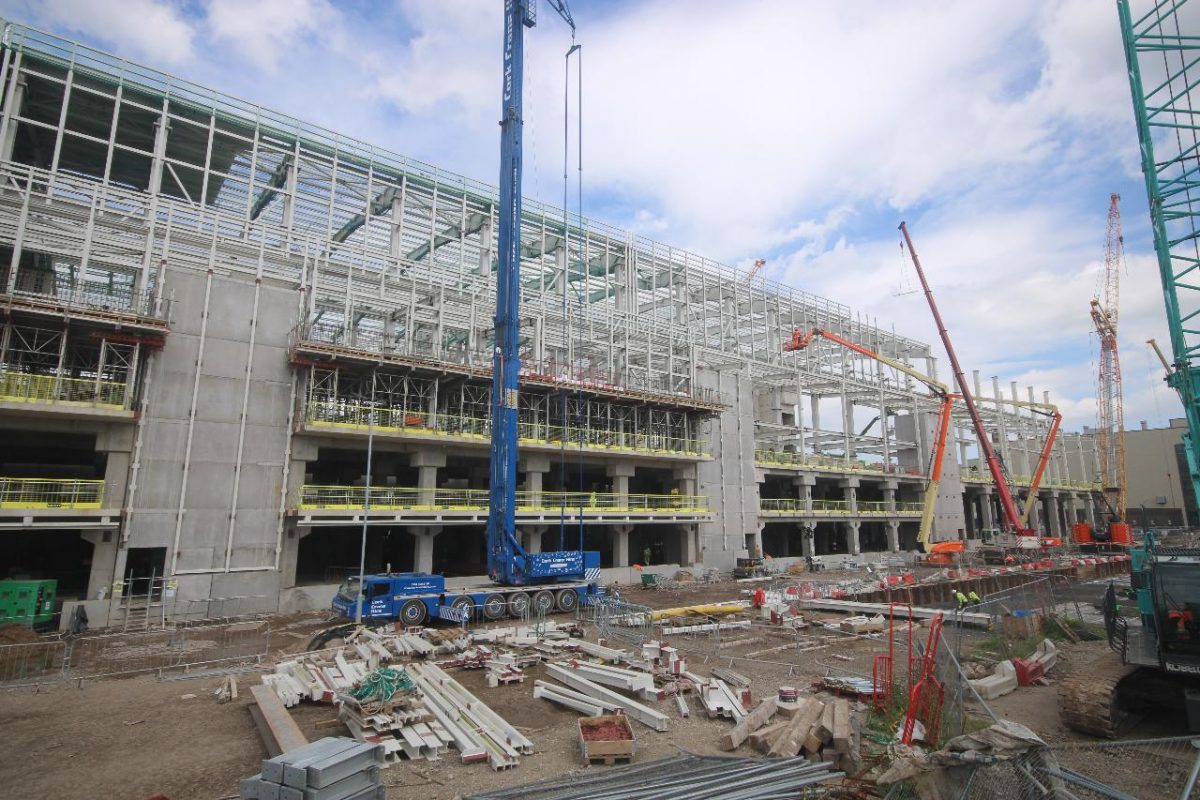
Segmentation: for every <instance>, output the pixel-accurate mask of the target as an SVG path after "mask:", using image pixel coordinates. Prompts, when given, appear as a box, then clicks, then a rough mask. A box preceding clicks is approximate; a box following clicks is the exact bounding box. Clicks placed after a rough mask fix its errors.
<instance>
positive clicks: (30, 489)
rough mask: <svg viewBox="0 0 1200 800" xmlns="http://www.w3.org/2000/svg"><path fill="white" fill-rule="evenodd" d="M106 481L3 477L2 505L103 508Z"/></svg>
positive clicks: (0, 480) (0, 496)
mask: <svg viewBox="0 0 1200 800" xmlns="http://www.w3.org/2000/svg"><path fill="white" fill-rule="evenodd" d="M103 503H104V481H83V480H71V479H65V480H60V479H55V478H0V508H30V509H34V508H70V509H89V508H100V507H101V506H102V504H103Z"/></svg>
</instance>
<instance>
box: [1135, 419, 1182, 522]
mask: <svg viewBox="0 0 1200 800" xmlns="http://www.w3.org/2000/svg"><path fill="white" fill-rule="evenodd" d="M1186 433H1187V420H1186V419H1183V418H1179V419H1172V420H1170V422H1169V423H1168V425H1167V427H1165V428H1151V427H1149V426H1148V425H1147V424H1146V423H1145V422H1143V423H1141V426H1140V427H1139V428H1138V429H1137V430H1127V431H1125V470H1126V473H1127V475H1128V477H1127V488H1126V516H1127V517H1128V518H1129V522H1130V523H1132V524H1133V525H1136V526H1138V527H1142V528H1161V527H1195V526H1196V525H1198V524H1200V520H1198V519H1197V515H1196V502H1195V498H1194V495H1193V493H1192V487H1191V485H1190V482H1189V480H1188V468H1187V457H1186V456H1185V455H1184V452H1183V437H1184V434H1186Z"/></svg>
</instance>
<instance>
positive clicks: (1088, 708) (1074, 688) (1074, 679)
mask: <svg viewBox="0 0 1200 800" xmlns="http://www.w3.org/2000/svg"><path fill="white" fill-rule="evenodd" d="M1137 670H1138V668H1137V667H1136V666H1130V665H1128V664H1122V663H1121V661H1120V660H1119V658H1118V657H1117V656H1116V655H1115V654H1113V653H1111V652H1110V653H1104V654H1103V655H1101V656H1100V657H1099V658H1097V659H1096V660H1095V661H1093V662H1092V663H1090V664H1088V665H1086V666H1085V667H1082V668H1080V669H1076V670H1074V671H1073V674H1072V675H1071V677H1069V678H1067V679H1066V680H1064V681H1063V682H1062V683H1061V684H1059V690H1058V712H1059V719H1061V720H1062V723H1063V725H1065V726H1066V727H1068V728H1070V729H1071V730H1073V731H1078V732H1080V733H1086V734H1088V735H1089V736H1100V737H1103V738H1107V739H1112V738H1114V737H1116V736H1117V734H1118V733H1120V731H1121V729H1122V728H1123V727H1124V726H1125V724H1126V723H1127V722H1132V720H1131V719H1129V715H1128V713H1127V712H1126V711H1125V710H1124V709H1123V708H1122V707H1121V703H1120V695H1121V692H1120V684H1121V682H1122V681H1123V680H1125V679H1126V678H1128V677H1129V676H1130V675H1132V674H1133V673H1134V672H1137Z"/></svg>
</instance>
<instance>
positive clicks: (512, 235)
mask: <svg viewBox="0 0 1200 800" xmlns="http://www.w3.org/2000/svg"><path fill="white" fill-rule="evenodd" d="M550 6H551V7H552V8H553V9H554V10H555V11H557V12H558V14H559V16H561V17H562V18H563V19H564V20H565V21H566V22H567V24H568V25H570V26H571V30H572V31H573V30H574V29H575V22H574V20H572V19H571V14H570V11H569V10H568V9H567V7H566V4H565V3H564V2H562V0H550ZM535 23H536V14H535V11H534V0H505V2H504V78H503V83H502V85H501V90H502V91H501V96H502V102H501V120H500V204H499V205H500V209H499V219H500V230H499V233H498V237H497V238H498V243H497V244H498V248H497V249H498V258H497V265H496V317H495V331H496V333H495V350H494V352H493V356H492V398H491V412H492V448H491V457H490V461H489V477H490V484H489V503H488V519H487V531H486V536H487V562H488V563H487V566H488V575H489V577H491V579H492V580H494V581H496V582H498V583H504V584H509V585H521V584H525V583H528V582H529V581H530V580H531V579H539V578H554V577H561V576H568V575H582V574H584V561H585V554H584V553H582V552H580V551H560V552H556V553H551V554H545V553H527V552H526V551H525V548H523V547H522V546H521V542H520V541H519V540H518V538H517V528H516V488H517V407H518V402H517V389H518V380H519V378H520V374H521V359H520V350H519V347H520V325H521V319H520V303H521V284H520V279H521V127H522V125H523V121H522V118H521V109H522V100H523V92H522V85H523V79H524V66H525V28H532V27H533V26H534V24H535ZM591 555H594V554H591ZM596 560H597V562H598V559H596Z"/></svg>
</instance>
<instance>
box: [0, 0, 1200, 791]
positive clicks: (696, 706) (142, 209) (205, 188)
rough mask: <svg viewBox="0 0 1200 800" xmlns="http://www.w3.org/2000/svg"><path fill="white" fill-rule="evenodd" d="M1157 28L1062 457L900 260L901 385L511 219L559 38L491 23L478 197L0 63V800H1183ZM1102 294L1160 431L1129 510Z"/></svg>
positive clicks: (218, 103) (1185, 270) (1188, 645)
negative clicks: (927, 329)
mask: <svg viewBox="0 0 1200 800" xmlns="http://www.w3.org/2000/svg"><path fill="white" fill-rule="evenodd" d="M1185 3H1186V0H1174V2H1171V1H1167V2H1160V3H1156V4H1147V5H1148V8H1145V9H1140V8H1139V9H1138V10H1137V11H1134V12H1131V9H1130V8H1129V6H1130V3H1129V2H1127V0H1118V2H1117V3H1116V9H1115V11H1116V12H1118V13H1112V12H1113V11H1114V9H1112V8H1107V7H1106V8H1105V13H1107V14H1110V15H1111V16H1112V19H1111V20H1110V22H1111V25H1112V26H1114V28H1116V27H1119V28H1120V30H1121V35H1122V39H1123V41H1124V48H1125V52H1124V55H1121V54H1120V53H1114V54H1113V58H1115V59H1118V60H1121V61H1122V64H1123V65H1124V66H1126V67H1127V71H1128V74H1129V83H1130V89H1131V96H1132V100H1133V107H1132V112H1133V113H1132V114H1131V115H1130V121H1131V122H1136V135H1137V140H1136V141H1137V142H1140V144H1141V148H1140V151H1141V158H1142V168H1143V172H1144V177H1145V186H1146V195H1147V197H1148V199H1149V207H1150V209H1151V214H1150V215H1149V217H1148V218H1142V217H1140V216H1139V218H1137V219H1134V218H1133V217H1132V215H1127V217H1126V218H1125V219H1124V220H1122V217H1121V198H1120V197H1119V196H1118V194H1116V193H1113V194H1111V196H1109V195H1107V194H1106V195H1105V196H1103V197H1101V198H1099V199H1098V202H1097V207H1098V208H1099V209H1104V208H1105V207H1107V209H1108V214H1107V218H1105V217H1104V216H1103V215H1102V214H1097V216H1096V219H1095V230H1096V237H1095V238H1096V240H1097V242H1099V243H1101V244H1103V245H1104V252H1105V265H1104V277H1103V281H1102V284H1101V288H1100V290H1099V291H1098V292H1097V294H1096V296H1095V297H1094V298H1065V299H1064V300H1063V302H1064V303H1068V302H1069V303H1072V304H1076V305H1078V306H1079V309H1078V313H1079V315H1080V316H1081V317H1082V318H1084V319H1089V327H1090V328H1091V329H1092V333H1093V339H1094V343H1095V347H1096V348H1097V350H1096V353H1095V354H1094V355H1093V358H1094V360H1095V362H1096V384H1097V391H1096V396H1095V403H1096V408H1097V409H1098V414H1097V419H1096V424H1095V426H1090V425H1089V426H1087V427H1086V428H1083V429H1082V430H1078V431H1071V430H1066V429H1065V424H1064V422H1063V413H1061V411H1060V408H1059V405H1057V404H1056V400H1057V401H1058V402H1059V403H1061V402H1062V398H1055V397H1054V396H1053V395H1052V394H1051V393H1050V392H1049V391H1048V390H1046V389H1045V388H1044V387H1039V386H1029V385H1018V382H1017V381H1015V380H1011V379H1009V378H1007V377H1004V376H991V375H987V374H981V372H980V370H977V369H974V368H972V367H971V365H970V364H965V365H964V364H961V363H960V361H959V359H958V356H957V354H956V353H955V351H954V349H953V344H952V341H953V336H954V335H955V334H956V333H957V331H949V330H947V327H946V325H945V324H944V323H943V319H942V317H941V314H940V311H939V308H938V305H937V295H938V287H937V286H931V285H930V283H929V282H928V281H927V279H926V274H925V272H924V270H923V267H922V262H921V256H920V255H919V253H920V252H921V251H920V246H921V229H920V227H919V226H918V225H917V224H916V223H915V222H914V223H913V225H912V226H911V230H910V226H909V225H908V224H906V223H900V221H899V220H897V223H899V224H900V234H899V236H900V237H901V238H900V241H901V251H902V255H903V258H904V260H905V262H906V264H907V265H911V268H912V269H914V270H915V272H916V275H917V276H918V277H919V280H920V283H921V287H922V291H923V294H924V296H925V298H926V299H927V301H928V311H929V313H930V314H931V316H932V319H933V320H934V321H935V322H936V327H937V329H938V332H939V340H938V341H936V342H922V341H917V340H915V339H912V338H908V337H906V336H904V335H901V334H899V333H897V332H896V328H895V327H894V324H893V321H892V320H882V321H881V320H877V319H875V317H874V316H872V315H868V314H865V313H863V312H861V311H858V310H856V309H855V308H854V307H853V306H852V305H844V304H842V303H841V302H839V301H838V300H837V299H826V298H824V297H820V296H817V295H815V294H811V293H809V292H806V291H804V290H803V288H800V287H795V286H790V285H785V284H784V283H782V282H779V281H777V280H775V279H774V278H771V277H769V276H767V275H766V274H764V273H763V272H762V267H763V264H764V262H763V261H762V260H759V261H755V262H754V266H753V267H752V268H751V269H750V270H749V271H747V270H745V269H740V268H737V267H734V266H730V265H727V264H723V263H719V262H718V261H716V260H713V259H710V258H707V257H705V256H704V255H701V254H698V253H695V252H691V251H689V250H686V249H681V248H679V247H675V246H673V245H672V244H670V243H669V242H664V241H656V240H654V239H651V238H647V237H646V236H644V235H642V234H639V233H635V232H632V231H630V230H625V229H622V228H620V227H617V226H613V225H610V224H608V223H606V222H605V221H604V220H602V219H597V218H592V217H586V216H582V215H581V214H580V213H576V212H572V211H570V210H568V209H565V208H562V207H556V206H553V205H548V204H546V203H543V202H539V201H536V200H533V199H530V198H529V197H524V196H523V195H522V184H521V170H522V162H521V158H522V152H523V151H522V139H521V130H522V112H521V107H522V106H521V103H522V80H523V76H522V70H523V69H524V64H523V58H524V56H523V44H522V41H523V37H524V35H525V31H526V30H527V29H529V28H532V27H533V26H534V24H535V23H536V25H537V26H539V27H541V26H552V25H553V26H557V25H569V27H570V29H571V31H572V32H574V30H575V20H574V19H573V18H572V15H571V10H570V8H569V7H568V5H567V4H566V3H565V2H562V0H548V2H546V3H543V4H542V8H541V10H540V11H541V13H540V14H536V15H535V13H534V10H533V7H534V3H533V2H532V0H508V2H506V3H505V4H504V6H505V27H504V30H503V31H500V30H497V31H496V38H497V39H499V38H500V36H501V34H502V33H503V35H504V42H505V49H504V63H503V65H501V64H496V65H495V67H496V73H497V75H496V77H499V76H500V69H501V67H503V70H504V72H503V75H504V92H505V94H504V99H503V103H502V104H501V105H500V106H498V108H501V110H502V119H501V126H500V134H501V135H500V142H499V143H498V149H499V151H500V180H499V182H498V183H499V185H498V186H497V185H495V184H494V183H492V182H488V181H481V180H475V179H473V178H467V177H463V176H461V175H456V174H454V173H452V172H449V171H446V170H443V169H441V168H439V167H436V166H433V165H430V164H425V163H421V162H419V161H416V160H414V159H411V158H408V157H406V156H404V155H402V154H399V153H396V152H392V150H390V149H387V148H386V147H384V146H380V145H377V144H369V143H366V142H362V141H357V140H355V139H353V138H350V137H348V136H344V135H341V134H339V133H336V132H334V131H330V130H326V129H324V128H321V127H319V126H317V125H314V124H310V123H307V122H305V121H303V120H300V119H295V118H292V117H289V116H287V115H284V114H280V113H277V112H274V111H271V110H270V109H268V108H265V107H262V106H259V105H256V104H254V103H253V102H250V101H246V100H240V99H237V98H235V97H233V96H230V95H226V94H223V93H222V92H221V91H220V89H219V87H203V86H199V85H196V84H193V83H191V82H189V81H187V80H185V79H183V78H179V77H176V76H173V75H171V74H168V73H166V72H164V71H160V70H158V69H155V68H154V67H152V66H142V65H139V64H137V63H134V62H133V61H130V60H129V59H128V58H126V57H125V56H124V55H122V54H120V53H116V54H109V53H106V52H103V51H101V50H98V49H95V48H93V47H91V46H89V45H87V44H84V43H82V42H77V41H72V40H69V39H66V38H63V37H61V36H59V35H56V34H54V33H50V32H46V31H42V30H39V29H36V28H34V27H30V26H27V25H25V24H22V23H20V22H2V24H3V35H2V39H0V56H2V57H0V720H3V721H4V722H3V729H4V731H5V732H6V734H7V735H8V751H9V753H10V757H9V758H6V759H4V760H3V761H0V779H2V780H3V781H4V783H5V785H7V786H9V787H10V788H9V790H6V793H7V792H11V795H12V796H13V797H38V796H44V797H60V798H94V797H129V798H136V799H137V800H149V799H150V798H157V799H159V800H162V799H166V800H187V799H188V798H213V799H215V798H239V797H240V798H250V799H251V800H253V799H254V798H270V799H271V800H278V798H302V799H303V800H340V799H341V798H392V799H393V800H394V799H395V798H422V800H424V799H425V798H429V800H434V799H435V798H447V799H449V798H480V799H482V798H497V800H498V799H499V798H545V800H551V798H562V800H566V798H576V797H578V798H583V797H588V798H602V797H603V798H623V797H639V798H660V797H661V798H730V800H732V798H764V800H765V799H766V798H780V799H782V798H801V797H804V798H808V797H812V798H817V797H829V798H840V799H843V800H869V799H870V798H889V799H890V800H905V799H906V798H918V797H919V798H926V797H933V798H940V799H941V798H944V799H945V800H957V799H958V798H962V799H963V800H967V799H968V798H992V797H997V798H999V797H1005V798H1008V797H1017V798H1031V800H1032V798H1055V799H1056V800H1059V799H1061V798H1079V799H1080V800H1083V799H1084V798H1102V797H1103V798H1166V797H1170V798H1176V797H1177V798H1180V800H1187V798H1189V797H1200V791H1197V789H1196V785H1197V783H1198V776H1200V738H1198V737H1200V678H1198V677H1197V676H1200V539H1198V538H1197V533H1196V531H1197V528H1195V527H1192V526H1196V525H1197V520H1196V519H1195V509H1196V507H1197V503H1196V502H1195V498H1197V497H1200V469H1198V467H1197V460H1196V457H1195V455H1194V454H1193V450H1192V447H1193V442H1194V441H1195V438H1196V437H1197V436H1200V378H1197V377H1195V376H1193V375H1192V373H1191V372H1190V370H1191V367H1192V365H1193V359H1194V358H1196V357H1197V352H1200V350H1198V349H1200V332H1197V331H1196V330H1195V329H1193V328H1192V327H1190V326H1191V325H1193V324H1194V322H1192V318H1193V317H1194V316H1195V315H1196V314H1197V313H1200V298H1198V297H1197V296H1196V293H1197V292H1200V287H1197V286H1195V285H1193V284H1194V280H1193V279H1192V278H1190V277H1189V275H1190V273H1191V272H1192V271H1193V270H1194V269H1195V267H1196V265H1197V264H1200V253H1198V252H1197V251H1196V249H1195V242H1196V241H1200V225H1198V224H1197V219H1196V214H1200V206H1196V205H1195V203H1196V202H1197V201H1194V200H1193V199H1192V197H1191V194H1192V193H1193V192H1194V191H1195V186H1194V185H1193V181H1194V173H1195V169H1196V167H1195V153H1196V151H1197V150H1198V149H1200V135H1198V133H1197V130H1198V128H1197V125H1196V123H1195V119H1194V115H1195V112H1194V110H1193V106H1192V104H1191V101H1190V92H1191V90H1192V87H1193V85H1194V84H1195V80H1193V79H1194V78H1196V77H1197V74H1196V69H1197V68H1196V66H1195V64H1194V62H1193V57H1192V56H1191V55H1190V54H1191V52H1192V49H1193V48H1194V43H1193V41H1192V40H1193V39H1194V38H1195V36H1198V35H1200V27H1198V26H1197V25H1196V24H1194V22H1195V21H1194V20H1192V21H1191V22H1192V23H1193V24H1191V25H1190V27H1191V28H1192V29H1194V30H1189V18H1188V17H1187V15H1186V14H1182V15H1181V13H1180V12H1179V11H1178V7H1179V6H1183V5H1184V4H1185ZM1133 5H1135V6H1138V4H1137V3H1134V4H1133ZM1143 15H1144V16H1143ZM1181 25H1182V28H1181ZM572 41H574V40H572ZM576 49H577V48H576V47H575V46H574V45H573V49H572V52H571V53H568V59H570V57H571V55H572V53H574V52H575V50H576ZM568 63H569V62H568ZM581 80H582V79H581ZM496 83H497V84H499V83H500V81H496ZM497 88H499V86H497ZM252 99H253V98H252ZM252 99H251V100H252ZM1134 127H1135V126H1133V125H1130V126H1129V128H1130V136H1131V137H1132V136H1133V130H1134ZM581 129H582V128H581ZM1168 133H1169V136H1168V135H1167V134H1168ZM581 137H582V134H581ZM526 149H528V147H526ZM564 205H565V203H564ZM1123 226H1124V230H1129V229H1131V228H1132V227H1134V226H1137V228H1139V229H1144V230H1151V229H1152V235H1153V240H1154V254H1155V257H1156V264H1157V266H1158V269H1159V273H1160V274H1159V275H1158V276H1155V275H1149V274H1138V275H1136V276H1131V274H1130V273H1131V270H1130V269H1129V268H1128V267H1127V266H1126V264H1125V257H1124V246H1125V245H1124V232H1123ZM1147 235H1149V234H1147ZM1123 274H1124V275H1125V276H1127V278H1128V277H1133V278H1134V279H1135V280H1137V281H1140V282H1143V283H1146V282H1151V281H1153V282H1156V284H1157V283H1158V282H1161V287H1162V295H1163V298H1164V300H1165V308H1166V325H1167V327H1168V328H1169V330H1170V334H1171V341H1170V342H1169V345H1168V343H1166V342H1164V343H1162V345H1161V346H1160V344H1158V343H1155V342H1152V343H1151V345H1152V347H1153V349H1154V350H1153V352H1155V353H1156V354H1157V356H1156V361H1155V363H1156V365H1157V364H1158V363H1159V360H1161V366H1162V368H1163V375H1165V379H1166V384H1167V385H1168V386H1169V387H1171V389H1173V390H1174V392H1172V402H1174V394H1175V393H1177V394H1178V398H1179V400H1180V401H1181V402H1182V406H1183V412H1184V413H1183V415H1182V416H1183V418H1184V419H1183V420H1182V421H1179V424H1178V427H1179V429H1180V435H1179V436H1178V437H1176V438H1172V436H1171V435H1169V434H1171V430H1168V431H1167V433H1166V434H1164V435H1162V436H1158V435H1157V434H1156V435H1155V436H1153V437H1152V436H1150V435H1149V433H1147V434H1146V435H1143V436H1140V437H1139V438H1137V440H1136V442H1137V448H1138V449H1137V450H1136V452H1137V453H1138V460H1137V461H1136V465H1135V463H1134V462H1132V461H1131V465H1130V466H1129V467H1128V468H1127V464H1126V461H1127V458H1126V436H1125V432H1126V426H1125V420H1124V412H1123V392H1124V389H1123V386H1122V375H1121V367H1120V363H1119V352H1120V350H1119V345H1118V341H1119V339H1118V307H1119V303H1120V283H1121V281H1120V278H1121V276H1122V275H1123ZM1089 301H1090V303H1089ZM981 324H983V323H981ZM1156 369H1157V366H1156ZM1198 374H1200V373H1198ZM1160 377H1162V376H1160ZM1172 413H1173V414H1174V415H1175V416H1179V414H1178V411H1177V407H1174V406H1173V409H1172ZM1174 427H1176V426H1175V423H1174V422H1172V428H1174ZM1142 429H1143V431H1146V430H1147V428H1146V424H1145V423H1142ZM1131 441H1133V440H1132V439H1131ZM1176 441H1178V451H1179V453H1180V455H1179V458H1178V463H1179V465H1180V467H1179V469H1178V470H1177V472H1178V474H1176V475H1174V477H1173V478H1172V479H1173V480H1175V481H1176V482H1177V484H1178V485H1177V486H1176V485H1172V486H1166V485H1162V486H1160V485H1159V484H1160V480H1159V478H1158V477H1157V475H1158V473H1153V477H1151V472H1150V470H1149V469H1145V470H1143V469H1142V468H1141V466H1140V465H1141V464H1143V463H1158V462H1159V461H1162V460H1163V459H1164V458H1166V459H1169V463H1170V465H1174V464H1175V463H1176V453H1175V451H1174V450H1170V451H1169V452H1168V450H1169V448H1172V447H1176V444H1175V442H1176ZM1131 452H1133V451H1131ZM1143 453H1144V454H1145V455H1143ZM1164 453H1166V455H1165V456H1164V455H1163V454H1164ZM1131 470H1132V471H1134V473H1135V474H1133V475H1130V474H1129V473H1130V471H1131ZM1167 477H1168V478H1170V477H1171V467H1168V475H1167ZM1164 480H1165V479H1164ZM1130 486H1134V487H1135V489H1136V498H1137V499H1136V501H1131V500H1130V488H1129V487H1130ZM1160 495H1161V496H1162V501H1161V503H1159V505H1160V506H1162V507H1163V509H1162V510H1160V511H1158V512H1155V509H1153V508H1152V509H1151V510H1150V512H1148V511H1147V506H1146V502H1150V503H1152V504H1153V503H1154V502H1155V501H1154V499H1153V498H1156V497H1158V496H1160ZM1185 496H1186V497H1185ZM1143 498H1151V499H1150V500H1149V501H1145V500H1143ZM1168 498H1169V499H1168ZM1133 502H1136V503H1137V504H1138V506H1139V508H1140V513H1139V511H1138V510H1136V509H1134V508H1132V507H1131V506H1132V504H1133ZM1168 504H1169V505H1170V506H1171V508H1169V509H1167V508H1166V506H1167V505H1168ZM1154 526H1157V527H1154Z"/></svg>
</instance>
